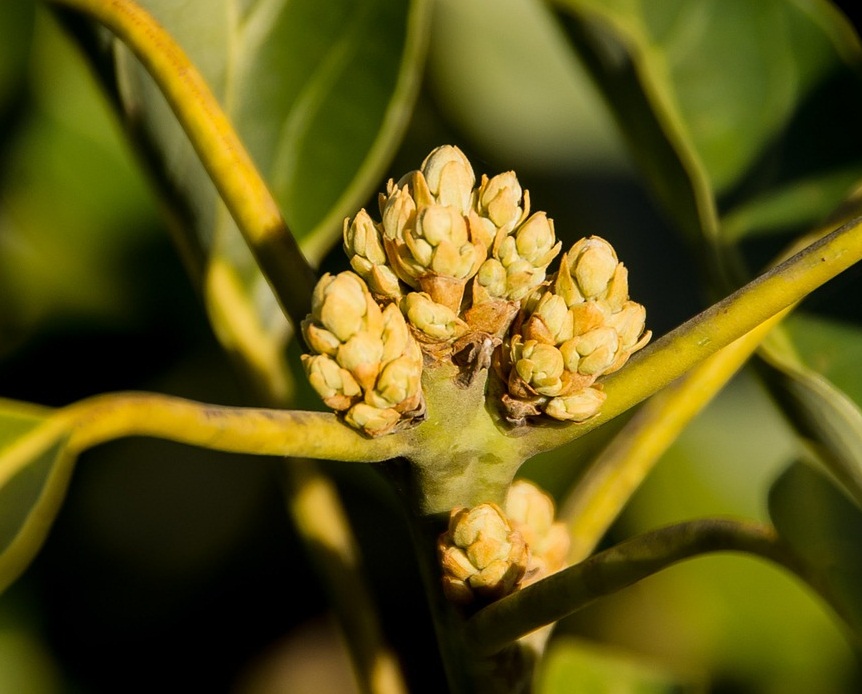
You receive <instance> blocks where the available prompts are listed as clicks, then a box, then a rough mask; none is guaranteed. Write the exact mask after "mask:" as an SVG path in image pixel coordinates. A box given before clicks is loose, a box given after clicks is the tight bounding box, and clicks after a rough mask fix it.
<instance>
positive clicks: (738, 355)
mask: <svg viewBox="0 0 862 694" xmlns="http://www.w3.org/2000/svg"><path fill="white" fill-rule="evenodd" d="M788 311H789V309H785V310H784V311H782V312H781V313H778V314H776V315H775V316H773V317H772V318H770V319H769V320H768V321H766V322H765V323H761V324H760V325H759V326H757V327H756V328H755V329H754V330H752V331H751V332H749V333H746V334H745V335H744V336H743V337H741V338H739V339H738V340H736V341H735V342H732V343H731V344H729V345H728V346H727V347H725V348H724V349H722V350H720V351H719V352H717V353H716V354H713V355H712V356H711V357H709V358H708V359H707V360H706V361H704V362H703V363H702V364H700V365H698V366H697V367H695V368H694V369H693V370H692V371H690V372H689V373H688V374H686V375H685V377H684V378H682V379H680V380H679V381H677V382H675V383H673V384H671V385H670V386H669V387H667V388H665V389H664V390H663V391H661V392H660V393H657V394H656V395H655V396H653V398H652V399H650V400H649V402H647V403H646V404H645V405H644V406H643V407H642V408H641V409H640V410H639V411H638V412H637V413H636V414H635V415H634V416H633V417H632V418H631V419H630V420H629V421H628V422H627V423H626V425H625V426H624V427H623V428H622V430H621V431H620V432H619V433H618V434H617V435H616V436H615V437H614V439H613V440H612V441H611V442H610V444H609V445H608V447H607V448H605V449H604V450H603V451H602V452H601V453H600V454H599V456H598V457H597V458H596V459H595V460H594V461H593V462H592V463H591V465H590V468H589V469H588V470H587V472H586V473H585V475H584V478H583V479H582V480H581V481H580V482H579V483H578V485H577V487H576V488H575V489H574V490H573V491H572V493H571V494H570V495H569V497H568V498H567V499H566V501H565V503H564V504H563V505H562V510H561V513H560V516H561V517H563V518H564V519H566V520H567V522H568V526H569V534H570V536H571V539H572V545H571V549H570V552H569V560H570V561H572V562H579V561H582V560H583V559H585V558H586V557H588V556H589V555H590V554H591V553H592V552H593V550H594V549H595V547H596V545H597V544H598V542H599V540H601V538H602V537H603V536H604V534H605V533H606V532H607V530H608V528H610V526H611V524H612V523H613V522H614V520H615V519H616V518H617V516H618V515H619V513H620V511H621V510H622V509H623V507H624V506H625V504H626V503H627V502H628V500H629V499H630V498H631V495H632V494H633V493H634V492H635V491H636V490H637V489H638V488H639V487H640V485H641V483H642V482H643V481H644V479H646V476H647V475H648V474H649V473H650V471H651V470H652V469H653V467H654V466H655V464H656V462H657V461H658V459H659V458H660V457H661V456H662V454H663V453H664V452H665V451H666V450H667V449H668V447H669V446H670V445H671V444H672V443H673V442H674V441H675V440H676V439H677V437H678V436H679V434H680V433H681V432H682V430H683V429H684V428H685V427H686V426H687V425H688V423H689V422H691V420H692V419H694V417H695V416H696V415H697V414H698V413H699V412H701V411H702V410H703V408H704V407H706V405H707V404H708V403H709V402H711V401H712V399H713V398H714V397H715V395H716V394H717V393H718V392H719V391H720V390H721V389H722V388H723V387H724V386H725V385H726V384H727V382H728V381H729V380H730V379H731V378H732V377H733V375H734V374H735V373H736V372H737V371H738V370H739V369H740V368H741V367H742V365H743V364H745V362H746V361H747V360H748V359H749V358H750V357H751V355H752V353H753V352H754V351H755V350H756V349H757V347H758V346H759V345H760V343H761V342H762V340H763V339H764V337H765V336H766V335H767V334H768V333H769V332H770V331H771V330H772V328H773V327H774V326H775V325H777V324H778V323H779V322H780V321H781V320H782V319H783V318H784V317H785V316H786V315H787V313H788Z"/></svg>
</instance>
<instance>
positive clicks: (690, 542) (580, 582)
mask: <svg viewBox="0 0 862 694" xmlns="http://www.w3.org/2000/svg"><path fill="white" fill-rule="evenodd" d="M727 551H732V552H743V553H746V554H751V555H754V556H757V557H761V558H763V559H768V560H769V561H772V562H774V563H776V564H778V565H780V566H783V567H785V568H787V569H790V570H791V571H792V572H794V573H796V574H797V575H799V576H800V577H801V578H803V579H804V580H806V581H808V583H809V584H811V585H814V584H815V581H814V580H813V579H811V577H810V576H808V575H806V573H805V571H804V570H803V569H802V568H801V567H800V566H799V564H798V562H797V561H796V560H795V558H794V557H793V556H792V554H790V552H789V550H788V549H787V548H786V547H785V546H784V545H783V544H782V543H781V542H780V541H779V539H778V537H777V535H776V534H775V531H774V530H773V529H772V528H771V527H769V526H764V525H760V524H757V523H753V522H748V521H738V520H729V519H703V520H696V521H689V522H685V523H679V524H677V525H672V526H669V527H666V528H661V529H659V530H653V531H651V532H648V533H645V534H643V535H640V536H638V537H635V538H632V539H630V540H627V541H625V542H623V543H621V544H619V545H617V546H615V547H612V548H611V549H608V550H605V551H604V552H600V553H599V554H596V555H593V556H592V557H590V558H589V559H587V560H586V561H583V562H581V563H580V564H576V565H574V566H570V567H569V568H567V569H564V570H563V571H560V572H559V573H556V574H553V575H552V576H549V577H548V578H545V579H543V580H541V581H538V582H537V583H534V584H533V585H531V586H528V587H526V588H524V589H523V590H520V591H518V592H516V593H513V594H512V595H509V596H507V597H505V598H503V599H502V600H499V601H497V602H495V603H493V604H492V605H489V606H488V607H486V608H484V609H482V610H480V611H479V612H477V613H476V614H475V615H474V616H473V617H472V618H471V619H470V621H469V622H468V623H467V627H466V631H467V634H466V637H467V641H468V643H469V644H470V646H471V647H472V648H474V649H475V651H476V653H477V655H484V656H490V655H492V654H494V653H496V652H497V651H499V650H501V649H503V648H505V647H506V646H508V645H509V644H511V643H512V642H513V641H515V640H516V639H518V638H520V637H522V636H525V635H526V634H528V633H530V632H531V631H533V630H535V629H538V628H539V627H542V626H544V625H546V624H551V623H553V622H555V621H557V620H559V619H562V618H563V617H566V616H568V615H570V614H572V613H573V612H576V611H577V610H579V609H581V608H582V607H585V606H586V605H588V604H589V603H591V602H592V601H594V600H596V599H597V598H600V597H603V596H606V595H610V594H611V593H614V592H616V591H619V590H621V589H622V588H625V587H627V586H630V585H632V584H634V583H636V582H638V581H640V580H642V579H644V578H647V577H648V576H652V575H653V574H655V573H658V572H659V571H661V570H663V569H666V568H668V567H669V566H671V565H673V564H676V563H677V562H680V561H682V560H684V559H689V558H692V557H696V556H699V555H702V554H708V553H711V552H727ZM820 592H821V594H822V591H820Z"/></svg>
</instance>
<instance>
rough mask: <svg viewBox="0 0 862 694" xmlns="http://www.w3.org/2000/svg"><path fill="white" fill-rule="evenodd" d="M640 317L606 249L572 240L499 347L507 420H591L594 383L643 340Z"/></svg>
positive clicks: (597, 403)
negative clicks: (535, 417)
mask: <svg viewBox="0 0 862 694" xmlns="http://www.w3.org/2000/svg"><path fill="white" fill-rule="evenodd" d="M645 319H646V311H645V309H644V307H643V306H642V305H640V304H638V303H635V302H634V301H631V300H630V299H629V295H628V271H627V270H626V268H625V266H624V265H623V264H622V263H621V262H619V260H618V258H617V254H616V252H615V251H614V249H613V247H612V246H611V245H610V244H609V243H608V242H607V241H605V240H604V239H601V238H599V237H597V236H591V237H589V238H586V239H581V240H580V241H578V242H577V243H576V244H575V245H574V246H573V247H572V248H571V250H570V251H569V252H568V253H566V254H565V255H564V256H563V259H562V261H561V267H560V270H559V272H558V273H557V274H556V276H555V277H554V279H553V282H552V284H551V285H550V286H549V287H547V288H546V289H545V290H544V291H542V292H539V293H537V294H536V295H535V296H534V297H531V299H530V308H529V310H528V311H527V312H526V315H525V316H524V320H523V321H522V322H521V323H520V325H519V326H518V327H517V328H516V330H515V331H514V333H513V334H512V335H511V336H510V339H509V340H508V342H507V344H506V345H505V349H504V355H503V360H502V362H501V364H502V365H501V369H502V371H503V372H504V373H505V374H506V378H507V385H508V391H509V392H508V395H507V396H504V400H505V403H506V407H507V410H508V415H509V419H510V420H511V421H513V422H519V421H523V420H524V418H525V417H527V416H532V415H536V414H540V413H544V414H546V415H548V416H550V417H553V418H554V419H559V420H563V421H576V422H580V421H584V420H586V419H589V418H590V417H592V416H594V415H595V414H597V413H598V411H599V408H600V407H601V405H602V403H603V402H604V399H605V395H604V393H603V392H602V391H601V390H600V389H599V388H598V387H596V386H595V381H596V379H597V378H599V377H600V376H602V375H605V374H609V373H612V372H613V371H616V370H617V369H619V368H620V367H621V366H622V365H623V364H625V362H626V361H627V360H628V358H629V356H631V354H632V353H634V352H635V351H637V350H639V349H640V348H641V347H643V346H644V345H645V344H646V343H647V342H648V341H649V338H650V335H651V333H650V332H649V331H646V332H645V331H644V321H645Z"/></svg>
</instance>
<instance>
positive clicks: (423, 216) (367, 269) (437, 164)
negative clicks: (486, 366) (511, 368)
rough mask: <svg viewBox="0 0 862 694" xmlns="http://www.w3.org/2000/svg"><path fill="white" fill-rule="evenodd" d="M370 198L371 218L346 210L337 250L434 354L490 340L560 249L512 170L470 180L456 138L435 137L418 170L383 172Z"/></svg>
mask: <svg viewBox="0 0 862 694" xmlns="http://www.w3.org/2000/svg"><path fill="white" fill-rule="evenodd" d="M379 207H380V215H381V221H380V222H375V221H374V220H373V219H372V218H371V217H370V215H369V214H368V213H367V212H366V211H365V210H361V211H360V212H359V214H357V215H356V217H354V218H353V219H352V220H350V219H346V220H345V222H344V250H345V252H346V253H347V256H348V258H349V259H350V265H351V267H352V268H353V270H354V271H355V272H356V273H357V274H358V275H359V276H361V277H362V278H363V279H364V280H365V281H366V282H367V283H368V286H369V287H370V289H371V291H372V292H373V293H374V295H375V297H376V298H377V300H378V301H380V302H393V303H397V304H398V305H399V306H400V308H401V310H402V312H403V313H404V315H405V317H406V318H407V321H408V323H409V325H410V327H411V330H412V331H413V333H414V335H415V336H416V338H417V339H418V340H419V342H420V343H421V344H422V347H423V350H424V351H425V352H426V353H427V354H429V355H431V356H432V357H435V358H438V359H442V358H445V357H447V356H449V355H451V354H452V352H453V349H458V347H463V346H465V345H466V344H468V343H471V342H477V341H479V340H480V339H481V338H479V337H478V336H480V335H481V336H482V338H484V337H491V338H492V341H493V342H494V343H495V344H499V342H500V341H501V339H502V337H503V335H504V334H505V332H506V330H507V329H508V327H509V325H510V324H511V323H512V321H513V319H514V317H515V315H516V313H517V311H518V309H519V308H520V303H521V301H522V300H523V299H524V298H525V297H527V296H528V295H529V294H530V293H532V292H533V291H534V290H536V289H537V288H538V287H539V286H541V285H542V283H543V282H544V281H545V278H546V271H547V268H548V265H549V264H550V263H551V261H552V260H553V259H554V258H555V257H556V255H557V254H558V253H559V251H560V244H559V243H558V242H557V241H556V238H555V235H554V227H553V223H552V222H551V220H550V219H548V218H547V216H546V215H545V214H544V213H543V212H539V213H536V214H533V215H530V203H529V194H528V193H527V192H526V191H524V190H522V189H521V186H520V184H519V183H518V179H517V178H516V176H515V174H514V173H513V172H511V171H509V172H506V173H502V174H499V175H497V176H494V177H493V178H488V177H487V176H482V179H481V181H480V182H479V184H478V185H476V176H475V174H474V172H473V168H472V167H471V166H470V162H469V161H468V160H467V158H466V157H465V156H464V154H463V153H462V152H461V150H459V149H458V148H457V147H452V146H443V147H438V148H437V149H435V150H434V151H433V152H431V154H429V155H428V157H426V159H425V161H424V162H423V163H422V166H421V167H420V169H419V170H418V171H413V172H411V173H409V174H407V175H406V176H404V177H403V178H402V179H401V180H400V181H398V182H397V183H396V182H394V181H392V180H390V181H389V183H388V184H387V187H386V193H385V194H381V196H380V200H379Z"/></svg>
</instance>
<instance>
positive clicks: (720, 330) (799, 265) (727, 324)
mask: <svg viewBox="0 0 862 694" xmlns="http://www.w3.org/2000/svg"><path fill="white" fill-rule="evenodd" d="M860 260H862V218H860V219H856V220H853V221H852V222H850V223H848V224H845V225H844V226H842V227H840V228H839V229H837V230H835V231H833V232H832V233H831V234H829V235H827V236H825V237H824V238H822V239H820V240H819V241H816V242H815V243H812V244H811V245H810V246H808V247H806V248H805V249H804V250H802V251H801V252H799V253H797V254H796V255H794V256H792V257H791V258H789V259H788V260H786V261H784V262H783V263H781V264H780V265H777V266H776V267H775V268H773V269H771V270H769V271H768V272H766V273H764V274H763V275H761V276H759V277H757V278H756V279H754V280H753V281H751V282H749V283H748V284H747V285H745V286H744V287H742V288H741V289H739V290H738V291H736V292H734V293H733V294H731V295H730V296H728V297H727V298H726V299H723V300H722V301H720V302H718V303H717V304H714V305H713V306H711V307H710V308H708V309H707V310H705V311H703V312H702V313H700V314H698V315H697V316H695V317H694V318H692V319H691V320H689V321H687V322H685V323H683V324H682V325H681V326H679V327H678V328H676V329H675V330H673V331H671V332H670V333H668V334H667V335H664V336H663V337H662V338H661V339H659V340H657V341H656V342H654V343H653V344H651V345H648V346H647V347H646V348H644V349H643V350H642V351H641V352H639V353H637V354H635V355H634V356H633V357H632V358H631V359H630V360H629V362H628V363H627V364H626V365H625V366H624V367H623V368H622V369H620V370H619V371H617V372H616V373H614V374H611V375H610V376H608V377H607V378H606V379H603V380H602V381H601V383H602V384H603V387H604V389H605V392H606V393H607V396H608V397H607V401H606V402H605V405H604V407H603V409H602V411H601V412H600V413H599V414H598V415H597V416H596V417H594V418H592V419H590V420H588V421H587V422H584V423H583V424H575V425H571V426H566V427H554V426H549V427H546V428H544V429H538V428H536V429H534V430H533V431H531V432H530V434H529V435H530V436H533V437H534V438H535V440H536V444H537V446H536V449H537V450H536V452H538V451H539V450H550V449H553V448H557V447H559V446H561V445H563V444H565V443H568V442H569V441H573V440H575V439H577V438H579V437H581V436H583V435H584V434H586V433H587V432H589V431H592V430H593V429H595V428H596V427H598V426H601V425H602V424H604V423H605V422H607V421H609V420H611V419H613V418H614V417H616V416H618V415H620V414H622V413H623V412H625V411H626V410H628V409H630V408H631V407H634V406H635V405H637V404H638V403H640V402H642V401H643V400H645V399H646V398H648V397H649V396H650V395H653V394H654V393H656V392H658V391H659V390H661V389H662V388H664V387H665V386H667V385H668V384H670V383H671V382H672V381H674V380H676V379H677V378H679V377H680V376H682V375H683V374H685V373H687V372H688V371H690V370H691V369H692V368H694V367H695V366H697V365H698V364H699V363H700V362H702V361H703V360H704V359H706V358H707V357H709V356H710V355H712V354H714V353H715V352H717V351H718V350H720V349H722V348H723V347H726V346H727V345H729V344H730V343H731V342H733V341H734V340H737V339H739V338H740V337H742V336H743V335H745V334H746V333H748V332H750V331H752V330H754V329H755V328H756V327H757V326H758V325H760V324H761V323H763V322H765V321H767V320H769V319H770V318H772V317H773V316H775V315H776V314H778V313H779V312H781V311H783V310H784V309H786V308H788V307H790V306H792V305H793V304H795V303H797V302H798V301H800V300H801V299H803V298H804V297H805V296H807V295H808V294H810V293H811V292H812V291H814V290H815V289H817V288H818V287H820V286H821V285H823V284H824V283H826V282H827V281H829V280H830V279H832V278H833V277H835V276H836V275H839V274H840V273H841V272H843V271H844V270H846V269H847V268H849V267H851V266H852V265H854V264H855V263H857V262H859V261H860Z"/></svg>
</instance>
